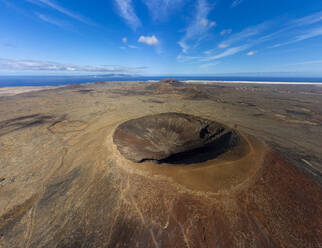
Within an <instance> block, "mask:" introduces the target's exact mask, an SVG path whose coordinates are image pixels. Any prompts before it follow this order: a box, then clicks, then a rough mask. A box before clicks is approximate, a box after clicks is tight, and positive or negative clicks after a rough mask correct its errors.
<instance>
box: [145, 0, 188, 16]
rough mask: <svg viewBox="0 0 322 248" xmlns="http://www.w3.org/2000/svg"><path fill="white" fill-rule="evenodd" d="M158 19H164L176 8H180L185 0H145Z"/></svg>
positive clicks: (152, 13)
mask: <svg viewBox="0 0 322 248" xmlns="http://www.w3.org/2000/svg"><path fill="white" fill-rule="evenodd" d="M143 2H144V3H145V4H146V6H147V7H148V8H149V11H150V13H151V15H152V18H153V19H154V20H156V21H162V20H164V19H166V18H167V16H168V15H169V14H170V13H172V12H173V11H174V10H176V9H178V8H180V6H182V4H183V3H184V0H143Z"/></svg>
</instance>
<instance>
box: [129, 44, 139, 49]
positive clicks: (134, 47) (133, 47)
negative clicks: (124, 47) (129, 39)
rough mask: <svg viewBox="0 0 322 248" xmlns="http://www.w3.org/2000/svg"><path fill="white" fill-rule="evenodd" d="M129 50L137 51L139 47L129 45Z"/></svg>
mask: <svg viewBox="0 0 322 248" xmlns="http://www.w3.org/2000/svg"><path fill="white" fill-rule="evenodd" d="M128 47H129V48H132V49H137V48H138V47H137V46H133V45H128Z"/></svg>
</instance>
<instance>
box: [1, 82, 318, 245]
mask: <svg viewBox="0 0 322 248" xmlns="http://www.w3.org/2000/svg"><path fill="white" fill-rule="evenodd" d="M33 90H38V91H31V92H25V93H21V92H23V91H19V90H18V91H14V92H16V93H15V94H14V93H10V94H2V95H1V94H0V247H1V248H11V247H12V248H13V247H17V248H22V247H26V248H27V247H28V248H31V247H37V248H38V247H44V248H45V247H46V248H47V247H57V248H63V247H71V248H85V247H96V248H99V247H110V248H114V247H115V248H116V247H143V248H146V247H159V248H161V247H164V248H166V247H171V248H175V247H178V248H185V247H187V248H197V247H204V248H210V247H322V187H321V183H322V177H321V171H322V145H321V143H322V87H321V86H313V85H260V84H238V83H234V84H225V83H216V84H188V83H181V82H177V81H173V80H165V81H162V82H160V83H146V82H118V83H115V82H114V83H109V82H106V83H105V82H98V83H95V84H85V85H70V86H65V87H59V88H54V89H42V90H39V89H33ZM17 93H20V94H17Z"/></svg>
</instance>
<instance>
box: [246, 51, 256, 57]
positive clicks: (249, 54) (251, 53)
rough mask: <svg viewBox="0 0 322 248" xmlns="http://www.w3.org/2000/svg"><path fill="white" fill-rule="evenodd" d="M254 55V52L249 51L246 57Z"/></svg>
mask: <svg viewBox="0 0 322 248" xmlns="http://www.w3.org/2000/svg"><path fill="white" fill-rule="evenodd" d="M255 53H256V51H249V52H248V53H246V55H247V56H253V55H254V54H255Z"/></svg>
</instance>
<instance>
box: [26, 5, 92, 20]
mask: <svg viewBox="0 0 322 248" xmlns="http://www.w3.org/2000/svg"><path fill="white" fill-rule="evenodd" d="M27 1H28V2H30V3H33V4H37V5H41V6H47V7H50V8H52V9H54V10H56V11H58V12H60V13H62V14H64V15H66V16H69V17H71V18H73V19H75V20H78V21H80V22H83V23H86V24H89V25H96V24H95V23H94V22H93V21H91V20H90V19H88V18H86V17H84V16H81V15H79V14H76V13H74V12H72V11H70V10H68V9H65V8H63V7H61V6H60V5H58V4H57V3H56V2H55V1H53V0H27Z"/></svg>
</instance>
